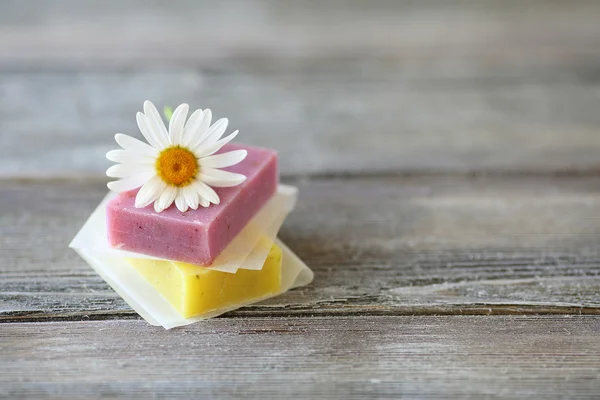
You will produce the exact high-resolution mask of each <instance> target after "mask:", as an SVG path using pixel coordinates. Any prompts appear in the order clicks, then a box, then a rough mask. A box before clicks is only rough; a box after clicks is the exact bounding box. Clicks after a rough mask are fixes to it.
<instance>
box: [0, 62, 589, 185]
mask: <svg viewBox="0 0 600 400" xmlns="http://www.w3.org/2000/svg"><path fill="white" fill-rule="evenodd" d="M386 68H387V69H385V70H384V71H383V72H382V71H381V70H373V71H371V72H370V73H369V72H367V74H366V75H365V72H364V70H363V69H361V68H351V67H347V68H346V69H345V70H342V71H339V72H334V71H328V70H327V68H326V67H321V66H319V65H316V66H315V68H314V69H312V70H308V71H305V70H303V69H302V68H296V69H293V70H291V71H290V70H277V71H273V70H260V69H259V70H256V69H254V70H253V69H252V68H250V67H248V66H244V65H242V66H240V67H239V68H238V69H237V70H235V71H204V72H200V71H194V70H180V71H177V70H162V71H155V72H110V73H94V72H81V73H63V72H43V73H4V74H2V73H0V177H5V178H7V177H26V178H31V177H35V178H38V177H81V176H103V175H104V171H105V170H106V168H107V167H108V166H109V165H110V163H109V162H108V161H107V160H106V159H105V158H104V155H105V153H106V152H107V151H108V150H110V149H113V148H115V147H116V143H115V142H114V139H113V136H114V134H115V133H116V132H124V133H127V134H131V135H134V136H137V137H141V134H140V133H139V130H138V128H137V126H136V123H135V113H136V112H137V111H139V110H140V109H141V106H142V103H143V101H144V100H146V99H152V100H154V101H155V102H156V104H157V105H159V107H162V105H163V104H175V105H176V104H179V103H181V102H188V103H190V104H191V105H192V107H194V108H203V107H207V106H209V107H210V108H212V109H213V111H214V113H215V118H218V117H222V116H227V117H229V119H230V122H231V123H230V131H233V130H235V129H240V131H241V134H240V136H239V140H240V141H241V142H246V143H252V144H255V145H260V146H267V147H273V148H275V149H277V150H278V151H279V152H280V159H281V172H282V174H284V175H285V176H298V175H307V174H309V175H310V174H362V173H369V174H372V173H378V172H390V171H391V172H393V171H401V172H408V173H446V174H447V173H465V172H472V171H501V172H515V171H517V172H533V173H538V172H548V171H550V172H557V171H558V172H562V171H575V172H579V171H584V172H586V171H598V170H600V162H599V159H598V154H600V135H598V130H599V128H600V113H598V110H599V109H600V84H598V82H596V83H589V82H588V83H581V82H577V81H573V80H570V79H565V80H560V79H557V80H552V81H538V82H535V81H533V82H530V81H527V80H525V81H522V80H516V81H508V82H497V83H491V84H488V83H485V82H483V83H481V82H480V83H476V82H475V83H473V82H471V83H467V84H458V85H453V84H448V85H446V84H444V83H443V82H442V83H440V82H438V83H435V82H431V81H427V80H425V81H408V82H407V81H406V80H405V79H404V77H403V75H402V73H401V72H400V71H399V70H398V67H396V66H393V65H392V66H387V67H386Z"/></svg>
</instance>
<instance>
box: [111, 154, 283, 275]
mask: <svg viewBox="0 0 600 400" xmlns="http://www.w3.org/2000/svg"><path fill="white" fill-rule="evenodd" d="M237 149H246V150H248V155H247V156H246V158H245V159H244V160H243V161H242V162H240V163H239V164H236V165H233V166H231V167H228V168H223V169H224V170H226V171H231V172H236V173H239V174H244V175H246V180H245V181H244V182H243V183H242V184H240V185H238V186H234V187H229V188H214V189H215V191H216V192H217V194H218V195H219V197H220V199H221V202H220V204H218V205H214V204H212V205H211V206H210V207H207V208H204V207H198V209H197V210H191V209H190V210H188V211H186V212H181V211H179V210H178V209H177V208H176V207H175V204H173V205H172V206H171V207H169V208H168V209H166V210H164V211H163V212H161V213H157V212H155V211H154V208H153V206H152V205H149V206H147V207H145V208H135V206H134V203H135V196H136V194H137V191H138V190H137V189H136V190H133V191H130V192H125V193H121V194H120V195H119V196H117V197H115V198H114V199H113V200H111V201H110V202H109V203H108V204H107V206H106V218H107V233H108V241H109V244H110V245H111V246H112V247H115V248H119V249H122V250H128V251H132V252H136V253H141V254H147V255H150V256H154V257H159V258H164V259H168V260H174V261H182V262H186V263H191V264H196V265H207V266H208V265H210V264H211V263H212V262H213V261H214V259H215V258H216V257H217V256H218V255H219V254H220V253H221V251H223V249H224V248H225V247H226V246H227V245H228V244H229V242H230V241H231V240H232V239H233V238H234V237H235V236H236V235H237V234H238V233H239V232H240V231H241V230H242V228H244V226H245V225H246V224H247V223H248V222H249V221H250V220H251V219H252V217H254V215H255V214H256V213H257V212H258V211H259V210H260V209H261V208H262V207H263V206H264V205H265V203H266V202H267V201H268V200H269V199H270V198H271V197H272V196H273V194H274V193H275V190H276V188H277V183H278V170H277V153H276V152H275V151H274V150H270V149H263V148H258V147H252V146H246V145H235V144H228V145H226V146H224V147H223V148H222V149H221V151H220V152H228V151H231V150H237Z"/></svg>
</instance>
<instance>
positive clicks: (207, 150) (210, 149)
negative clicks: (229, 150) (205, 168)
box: [194, 131, 240, 158]
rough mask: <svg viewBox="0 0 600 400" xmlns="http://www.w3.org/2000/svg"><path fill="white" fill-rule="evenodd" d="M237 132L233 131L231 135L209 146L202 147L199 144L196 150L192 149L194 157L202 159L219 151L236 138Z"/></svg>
mask: <svg viewBox="0 0 600 400" xmlns="http://www.w3.org/2000/svg"><path fill="white" fill-rule="evenodd" d="M239 132H240V131H235V132H233V133H232V134H231V135H229V136H227V137H225V138H223V139H221V140H219V141H218V142H216V143H213V144H211V145H209V146H203V145H202V144H200V146H198V147H197V148H196V149H194V153H195V154H196V157H198V158H203V157H206V156H210V155H212V154H214V153H216V152H217V151H219V150H221V147H223V146H225V145H226V144H227V143H229V142H231V141H232V140H233V139H234V138H235V137H236V136H237V134H238V133H239Z"/></svg>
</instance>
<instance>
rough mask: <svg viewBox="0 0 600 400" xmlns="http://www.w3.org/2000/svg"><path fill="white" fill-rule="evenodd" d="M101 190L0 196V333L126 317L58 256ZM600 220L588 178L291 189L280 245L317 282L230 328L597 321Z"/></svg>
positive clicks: (11, 188)
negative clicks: (311, 320) (287, 323)
mask: <svg viewBox="0 0 600 400" xmlns="http://www.w3.org/2000/svg"><path fill="white" fill-rule="evenodd" d="M105 190H106V189H105V186H104V184H103V183H102V182H100V181H97V182H94V181H92V182H84V181H80V182H76V181H53V182H43V181H42V182H24V183H20V182H16V181H3V182H2V184H1V185H0V198H1V199H2V205H3V207H2V210H1V212H0V227H1V232H0V233H1V235H0V237H1V238H2V240H0V278H1V279H0V310H1V312H0V319H2V320H4V321H7V320H36V319H48V318H50V319H64V318H66V319H81V318H84V316H87V317H91V318H117V317H118V318H120V317H132V316H134V314H132V313H131V311H129V308H128V307H127V305H126V304H125V303H124V302H122V301H121V300H120V299H119V298H118V297H117V296H116V295H115V294H114V293H113V292H112V291H111V290H110V289H109V288H108V287H107V286H106V285H105V284H104V283H103V282H102V281H101V280H100V278H98V277H97V276H95V275H94V273H93V272H92V270H91V269H89V268H88V267H87V266H85V264H84V263H83V261H82V260H80V259H79V258H78V256H77V255H76V254H75V253H74V252H72V251H71V250H70V249H68V248H67V245H68V243H69V241H70V240H71V238H72V237H73V236H74V235H75V233H76V232H77V230H78V229H79V227H80V226H81V225H82V224H83V221H84V220H85V218H86V217H87V215H89V213H90V212H91V211H92V210H93V208H94V207H95V206H96V204H97V203H98V202H99V200H100V199H101V198H102V196H103V195H104V193H105ZM375 199H376V201H377V204H376V206H374V200H375ZM599 211H600V178H598V177H545V178H544V177H527V176H514V177H481V178H467V177H463V178H461V177H448V178H440V177H437V178H436V177H430V178H428V177H420V178H410V177H389V178H371V179H365V178H360V179H346V180H338V179H315V180H308V181H305V182H300V201H299V204H298V208H297V210H296V211H295V212H294V213H293V214H292V215H291V216H290V218H289V220H288V221H286V223H285V225H284V228H283V230H282V232H281V235H280V236H281V237H282V239H283V240H284V241H285V242H286V243H289V245H290V246H291V247H292V248H293V249H294V250H295V251H296V252H297V253H298V255H299V256H300V257H302V258H303V259H304V260H305V261H306V262H307V263H308V265H309V266H311V268H313V269H314V271H315V273H316V278H315V282H314V283H313V284H312V285H311V286H309V287H307V288H304V289H300V290H296V291H292V292H291V293H289V294H287V295H285V296H281V297H278V298H276V299H273V300H271V301H269V302H265V303H263V304H261V305H259V306H255V307H250V308H246V309H243V310H240V311H238V312H236V313H235V314H232V315H233V316H243V315H265V314H268V315H275V314H278V315H282V314H283V315H287V314H292V313H295V314H302V315H310V314H315V313H324V314H339V313H341V314H344V313H358V314H363V313H367V312H368V313H383V314H505V313H517V314H518V313H588V314H597V313H599V312H600V297H599V296H600V295H599V293H600V249H599V248H598V234H599V233H600V219H598V217H597V215H599ZM87 317H86V318H87Z"/></svg>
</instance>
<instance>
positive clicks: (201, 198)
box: [198, 196, 210, 208]
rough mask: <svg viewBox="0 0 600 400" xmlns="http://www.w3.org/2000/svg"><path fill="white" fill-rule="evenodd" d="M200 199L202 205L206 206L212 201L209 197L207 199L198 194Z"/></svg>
mask: <svg viewBox="0 0 600 400" xmlns="http://www.w3.org/2000/svg"><path fill="white" fill-rule="evenodd" d="M198 198H199V200H200V205H201V206H202V207H204V208H206V207H208V206H210V201H208V200H207V199H205V198H204V197H202V196H198Z"/></svg>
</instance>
